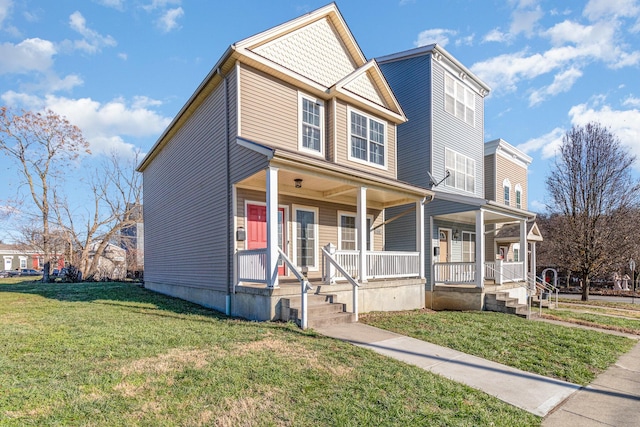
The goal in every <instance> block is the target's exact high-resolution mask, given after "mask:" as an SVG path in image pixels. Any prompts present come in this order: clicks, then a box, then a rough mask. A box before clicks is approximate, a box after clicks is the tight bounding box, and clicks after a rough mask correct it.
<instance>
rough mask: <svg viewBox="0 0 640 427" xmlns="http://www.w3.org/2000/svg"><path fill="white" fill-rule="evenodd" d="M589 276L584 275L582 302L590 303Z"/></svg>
mask: <svg viewBox="0 0 640 427" xmlns="http://www.w3.org/2000/svg"><path fill="white" fill-rule="evenodd" d="M589 281H590V280H589V275H588V274H583V275H582V301H589Z"/></svg>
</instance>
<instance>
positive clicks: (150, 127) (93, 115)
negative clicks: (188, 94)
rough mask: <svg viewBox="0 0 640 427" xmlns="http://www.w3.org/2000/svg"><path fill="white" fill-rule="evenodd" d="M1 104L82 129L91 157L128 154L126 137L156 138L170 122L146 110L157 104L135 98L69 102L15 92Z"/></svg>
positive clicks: (59, 98) (49, 96)
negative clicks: (49, 114)
mask: <svg viewBox="0 0 640 427" xmlns="http://www.w3.org/2000/svg"><path fill="white" fill-rule="evenodd" d="M1 98H2V100H3V101H4V102H5V103H6V104H7V105H10V106H12V107H22V108H26V109H30V110H44V109H51V110H52V111H54V112H56V113H57V114H60V115H62V116H64V117H66V118H67V119H69V121H70V122H71V123H73V124H74V125H76V126H78V127H79V128H80V129H82V132H83V134H84V136H85V138H86V139H87V140H88V141H89V142H90V144H91V151H92V152H93V153H95V154H105V153H110V152H112V151H114V150H115V151H116V152H119V153H123V154H126V153H129V152H131V151H132V150H133V148H134V146H133V144H130V143H127V142H126V141H125V139H126V137H133V138H140V137H149V136H155V135H159V134H160V133H161V132H162V131H163V130H164V129H165V128H166V127H167V125H168V124H169V122H170V121H171V118H169V117H163V116H162V115H160V114H158V113H157V112H156V111H153V110H151V109H149V108H148V107H150V106H159V105H161V103H160V101H157V100H153V99H151V98H148V97H144V96H138V97H135V98H134V99H133V101H132V102H127V101H126V100H125V99H120V98H118V99H114V100H112V101H109V102H106V103H100V102H98V101H95V100H92V99H91V98H79V99H72V98H66V97H57V96H53V95H47V96H46V97H44V98H40V97H37V96H34V95H29V94H26V93H17V92H12V91H10V92H6V93H4V94H3V95H2V97H1Z"/></svg>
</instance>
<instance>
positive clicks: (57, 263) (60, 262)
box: [0, 243, 64, 270]
mask: <svg viewBox="0 0 640 427" xmlns="http://www.w3.org/2000/svg"><path fill="white" fill-rule="evenodd" d="M0 258H1V259H2V268H0V270H21V269H25V268H26V269H34V270H42V269H43V268H44V255H43V254H42V253H40V252H39V251H35V250H31V249H26V248H25V246H24V245H15V244H11V245H10V244H2V243H0ZM53 258H54V260H53V262H52V267H51V268H62V267H64V256H62V255H57V256H54V257H53Z"/></svg>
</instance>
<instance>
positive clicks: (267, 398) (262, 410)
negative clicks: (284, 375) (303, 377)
mask: <svg viewBox="0 0 640 427" xmlns="http://www.w3.org/2000/svg"><path fill="white" fill-rule="evenodd" d="M277 393H279V391H278V390H270V391H268V392H266V393H264V394H262V395H261V396H243V397H241V398H239V399H235V400H232V399H227V400H226V402H225V403H226V405H225V406H226V407H227V408H228V409H227V410H226V411H224V412H223V413H221V414H220V415H219V416H217V417H216V419H215V422H214V424H213V425H215V426H217V427H236V426H242V427H252V426H261V425H265V424H268V425H274V426H286V425H290V423H289V422H285V421H284V420H285V419H286V418H288V417H287V416H286V408H283V407H281V406H280V405H278V404H277V403H276V399H275V396H276V394H277ZM278 414H280V416H281V417H282V418H281V419H278V418H275V416H276V415H278ZM210 416H211V417H213V414H210ZM209 421H210V420H209ZM200 425H206V424H200Z"/></svg>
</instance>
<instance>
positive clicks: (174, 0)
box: [142, 0, 182, 12]
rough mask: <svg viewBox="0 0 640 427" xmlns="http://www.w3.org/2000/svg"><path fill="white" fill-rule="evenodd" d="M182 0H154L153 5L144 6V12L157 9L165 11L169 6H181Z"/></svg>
mask: <svg viewBox="0 0 640 427" xmlns="http://www.w3.org/2000/svg"><path fill="white" fill-rule="evenodd" d="M180 4H182V0H152V2H151V3H149V4H147V5H144V6H142V8H143V9H144V10H146V11H147V12H150V11H152V10H155V9H164V8H166V7H167V6H170V5H171V6H173V5H180Z"/></svg>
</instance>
